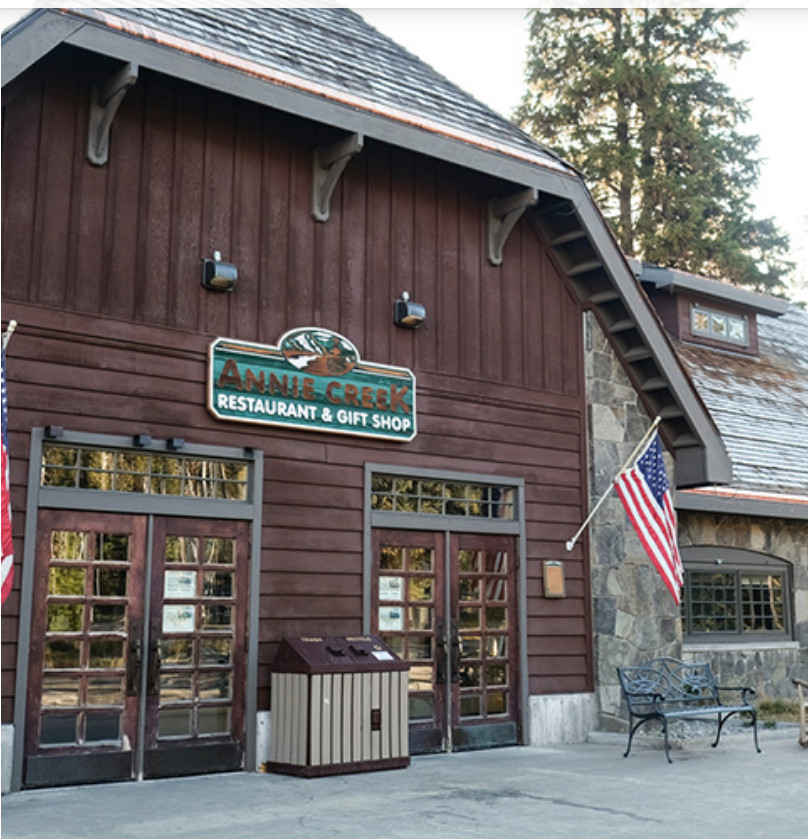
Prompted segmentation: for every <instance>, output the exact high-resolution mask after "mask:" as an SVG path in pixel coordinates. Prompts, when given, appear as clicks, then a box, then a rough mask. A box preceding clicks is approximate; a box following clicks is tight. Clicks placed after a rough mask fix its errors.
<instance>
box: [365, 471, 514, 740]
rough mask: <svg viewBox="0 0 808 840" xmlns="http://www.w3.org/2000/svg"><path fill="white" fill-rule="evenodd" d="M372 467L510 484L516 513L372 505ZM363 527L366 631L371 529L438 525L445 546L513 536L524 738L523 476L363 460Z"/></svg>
mask: <svg viewBox="0 0 808 840" xmlns="http://www.w3.org/2000/svg"><path fill="white" fill-rule="evenodd" d="M376 473H380V474H384V475H395V476H401V477H410V478H424V479H433V480H436V481H459V482H470V483H476V484H492V485H499V486H507V487H511V488H513V490H514V491H515V494H516V500H515V504H514V518H513V519H508V520H500V519H476V518H474V517H465V516H438V515H430V514H414V513H392V512H389V511H378V510H373V508H372V505H371V496H372V486H373V476H374V474H376ZM363 521H364V533H363V558H364V559H363V590H362V632H363V633H370V632H371V626H372V609H373V592H372V581H373V564H374V559H375V558H374V555H373V531H374V530H375V529H377V528H380V529H386V530H391V531H407V530H412V531H442V532H444V533H445V541H444V545H445V546H446V549H445V550H446V551H448V550H449V545H450V539H451V535H452V534H455V533H468V534H491V535H496V534H503V535H509V536H513V537H515V538H516V552H517V556H516V564H517V566H516V585H517V589H518V592H517V597H516V609H517V620H518V622H519V631H518V641H519V653H518V662H519V688H518V692H519V721H518V726H519V730H520V731H521V733H522V740H523V741H524V740H525V738H527V736H528V733H529V732H530V729H529V718H530V703H529V699H530V698H529V672H528V659H527V534H526V531H525V527H526V517H525V481H524V479H522V478H514V477H512V476H502V475H490V474H484V473H462V472H454V471H451V470H425V469H418V468H410V467H401V466H392V465H390V464H380V463H366V464H365V494H364V517H363Z"/></svg>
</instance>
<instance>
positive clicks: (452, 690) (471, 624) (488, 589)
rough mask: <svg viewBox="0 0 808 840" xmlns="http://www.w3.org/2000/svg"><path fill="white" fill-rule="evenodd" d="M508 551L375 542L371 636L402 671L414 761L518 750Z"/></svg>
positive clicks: (493, 545)
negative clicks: (405, 669)
mask: <svg viewBox="0 0 808 840" xmlns="http://www.w3.org/2000/svg"><path fill="white" fill-rule="evenodd" d="M515 545H516V543H515V540H514V539H513V538H512V537H503V536H490V535H474V534H448V535H447V534H444V533H439V532H416V531H387V530H385V531H381V530H379V531H376V532H374V550H375V564H374V565H375V574H374V580H373V590H374V604H373V610H372V614H373V618H374V626H373V632H375V633H378V634H379V635H380V636H381V637H382V638H383V639H384V640H385V641H386V642H387V644H389V645H390V646H391V647H392V648H393V650H395V651H396V653H397V654H398V655H399V656H401V657H402V659H404V660H405V661H407V662H409V664H410V678H409V679H410V695H409V712H410V750H411V752H412V753H413V754H418V753H430V752H439V751H445V750H468V749H480V748H483V747H489V746H501V745H505V744H516V743H518V739H519V730H518V720H519V716H518V713H519V705H518V697H519V691H518V687H519V674H518V656H517V645H518V635H517V627H516V615H517V611H516V589H515V580H516V574H515Z"/></svg>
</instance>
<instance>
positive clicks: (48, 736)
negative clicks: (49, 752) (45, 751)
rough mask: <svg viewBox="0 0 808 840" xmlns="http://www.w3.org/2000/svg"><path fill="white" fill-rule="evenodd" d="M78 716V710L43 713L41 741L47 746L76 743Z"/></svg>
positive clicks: (40, 729)
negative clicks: (61, 713) (61, 712)
mask: <svg viewBox="0 0 808 840" xmlns="http://www.w3.org/2000/svg"><path fill="white" fill-rule="evenodd" d="M78 717H79V716H78V712H72V713H71V714H63V715H43V716H42V719H41V720H40V722H39V743H40V744H44V745H47V746H53V745H54V744H75V743H76V724H77V723H78Z"/></svg>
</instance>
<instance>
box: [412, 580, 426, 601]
mask: <svg viewBox="0 0 808 840" xmlns="http://www.w3.org/2000/svg"><path fill="white" fill-rule="evenodd" d="M408 588H409V598H410V601H431V600H432V578H410V579H409V582H408Z"/></svg>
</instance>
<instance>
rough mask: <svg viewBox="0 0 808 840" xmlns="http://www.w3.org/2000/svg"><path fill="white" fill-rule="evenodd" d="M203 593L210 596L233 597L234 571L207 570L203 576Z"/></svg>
mask: <svg viewBox="0 0 808 840" xmlns="http://www.w3.org/2000/svg"><path fill="white" fill-rule="evenodd" d="M202 595H203V596H205V597H208V598H232V597H233V575H232V573H230V572H205V574H204V575H203V578H202Z"/></svg>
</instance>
